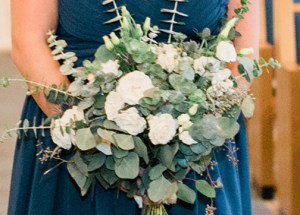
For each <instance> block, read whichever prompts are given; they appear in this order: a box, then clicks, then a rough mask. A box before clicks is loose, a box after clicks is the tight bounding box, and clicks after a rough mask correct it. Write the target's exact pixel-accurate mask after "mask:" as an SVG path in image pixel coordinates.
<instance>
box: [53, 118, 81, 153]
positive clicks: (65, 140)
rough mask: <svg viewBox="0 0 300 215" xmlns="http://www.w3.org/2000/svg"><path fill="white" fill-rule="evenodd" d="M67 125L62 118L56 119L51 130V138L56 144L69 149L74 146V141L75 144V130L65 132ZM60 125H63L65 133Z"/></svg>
mask: <svg viewBox="0 0 300 215" xmlns="http://www.w3.org/2000/svg"><path fill="white" fill-rule="evenodd" d="M66 126H67V125H66V123H65V122H63V121H62V120H61V119H56V120H55V121H54V128H53V129H52V130H51V138H52V140H53V142H54V143H55V144H57V145H58V146H60V147H61V148H64V149H67V150H69V149H70V148H71V147H72V143H73V144H74V145H75V138H74V136H75V131H74V130H73V129H71V133H70V134H68V133H67V132H65V128H66ZM60 127H62V130H63V134H62V132H61V128H60Z"/></svg>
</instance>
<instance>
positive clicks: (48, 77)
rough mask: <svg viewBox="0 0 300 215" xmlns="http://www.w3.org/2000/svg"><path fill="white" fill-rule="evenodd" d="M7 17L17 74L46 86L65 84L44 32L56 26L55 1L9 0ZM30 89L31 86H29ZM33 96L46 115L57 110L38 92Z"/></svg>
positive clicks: (57, 108) (56, 8) (56, 9)
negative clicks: (9, 15) (9, 22)
mask: <svg viewBox="0 0 300 215" xmlns="http://www.w3.org/2000/svg"><path fill="white" fill-rule="evenodd" d="M11 17H12V59H13V61H14V63H15V64H16V66H17V67H18V69H19V71H20V73H21V74H22V75H23V76H28V79H29V80H31V81H35V82H38V83H41V84H46V85H48V86H51V85H53V84H56V85H58V86H59V85H60V84H62V83H64V82H65V83H66V84H68V79H67V77H66V76H63V75H61V74H60V72H59V63H58V62H57V61H54V59H53V56H52V54H51V50H50V48H49V47H48V46H47V42H46V40H47V36H46V33H47V32H48V31H49V30H53V29H56V26H57V19H58V2H57V0H11ZM31 87H34V86H32V85H29V88H31ZM33 97H34V99H35V100H36V102H37V104H38V105H39V106H40V108H41V109H42V110H43V112H44V113H45V114H46V115H48V116H49V115H53V114H55V113H57V112H58V111H59V107H58V106H57V105H53V104H50V103H48V102H47V101H46V98H45V96H44V92H43V91H42V90H41V91H40V92H39V93H38V94H34V95H33Z"/></svg>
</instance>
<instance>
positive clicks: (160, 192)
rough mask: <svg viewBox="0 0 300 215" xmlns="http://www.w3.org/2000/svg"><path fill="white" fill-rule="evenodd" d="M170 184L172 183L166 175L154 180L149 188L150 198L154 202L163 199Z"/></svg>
mask: <svg viewBox="0 0 300 215" xmlns="http://www.w3.org/2000/svg"><path fill="white" fill-rule="evenodd" d="M170 185H171V183H170V182H169V181H168V180H167V179H166V178H165V177H164V176H160V177H159V178H158V179H156V180H154V181H152V182H151V183H150V185H149V189H148V196H149V199H151V200H152V201H153V202H158V201H160V200H162V199H163V198H164V194H165V192H166V191H167V189H168V187H169V186H170Z"/></svg>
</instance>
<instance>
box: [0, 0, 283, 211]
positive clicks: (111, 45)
mask: <svg viewBox="0 0 300 215" xmlns="http://www.w3.org/2000/svg"><path fill="white" fill-rule="evenodd" d="M110 2H111V1H109V2H108V3H110ZM248 3H249V2H248V1H246V0H243V1H242V4H243V6H242V8H240V9H237V10H236V13H237V16H236V17H234V18H233V19H231V20H230V21H228V22H226V23H225V24H224V25H223V27H222V29H221V32H220V34H219V35H216V36H215V35H211V33H210V30H209V29H204V31H203V32H201V33H198V36H199V41H200V42H199V43H197V42H195V41H190V42H185V39H186V36H185V35H184V34H180V33H176V32H174V31H173V30H172V29H173V27H172V25H173V23H172V24H171V28H170V30H161V31H165V32H167V33H169V34H170V37H169V42H168V43H157V42H156V40H155V38H156V37H157V35H158V34H159V33H160V30H159V29H158V27H157V26H153V27H151V24H150V18H146V20H145V22H144V24H143V27H142V26H141V25H139V24H136V23H135V21H134V19H133V18H132V17H131V15H130V13H129V12H128V11H127V10H126V8H125V7H122V9H121V11H122V15H119V14H118V16H117V18H118V19H116V20H119V21H120V23H121V28H120V38H119V37H117V35H116V34H115V33H114V32H113V33H111V34H110V38H109V37H108V36H105V37H104V38H103V39H104V41H105V45H102V46H101V47H100V48H99V49H98V50H97V52H96V53H95V60H94V61H92V62H91V61H88V60H86V61H84V62H83V66H82V67H79V68H74V62H75V61H76V60H77V58H76V56H75V53H72V52H67V53H65V52H64V51H63V50H64V47H66V45H67V44H66V42H65V41H63V40H56V38H57V37H56V36H55V34H54V32H53V31H49V33H48V35H49V39H48V43H49V46H50V47H51V48H52V50H53V51H52V53H53V55H54V59H56V60H61V61H63V63H62V65H61V67H60V72H61V73H62V74H64V75H70V76H73V78H74V81H73V82H72V83H71V85H70V86H69V87H68V89H66V86H61V87H57V86H52V87H49V86H46V85H43V84H39V83H35V82H33V81H28V80H27V79H23V81H25V82H31V83H32V84H35V85H36V86H37V87H35V88H34V89H32V93H33V92H36V91H39V90H40V89H41V88H42V89H43V90H45V95H46V97H47V99H48V101H49V102H52V103H55V104H60V105H61V106H62V107H64V108H63V109H64V112H63V113H62V114H58V115H55V116H51V117H49V118H48V119H47V120H46V121H44V122H43V124H42V125H41V126H32V127H30V126H29V123H28V121H27V120H25V121H24V122H23V124H22V126H20V127H19V126H18V127H16V128H14V129H10V130H9V129H7V131H6V133H5V134H9V135H10V132H11V131H13V130H15V131H17V133H18V134H19V135H20V130H23V131H25V132H26V131H27V130H29V129H33V130H36V129H42V130H44V129H50V130H51V137H52V140H53V142H54V143H55V144H57V146H58V147H57V148H56V149H55V150H53V151H51V150H50V151H49V150H45V151H43V152H41V154H42V157H40V160H41V162H45V161H47V160H48V159H50V158H52V159H55V158H59V155H60V152H61V150H62V149H63V150H74V156H73V157H72V158H71V159H70V160H69V161H63V162H67V168H68V171H69V173H70V175H71V176H72V177H73V179H74V181H76V183H77V185H78V186H79V187H80V189H81V194H82V195H85V194H86V193H87V192H88V190H89V189H90V188H91V187H93V186H94V185H95V182H96V181H98V182H99V183H100V184H101V185H102V186H103V187H104V188H105V189H120V190H123V191H125V192H127V196H128V197H129V198H134V199H135V200H136V202H137V203H138V204H139V206H140V208H142V214H155V215H163V214H167V212H166V210H165V208H164V204H175V203H176V200H177V198H178V199H181V200H183V201H185V202H188V203H190V204H193V203H194V202H195V199H196V193H195V192H194V190H192V189H191V188H189V187H188V186H186V185H185V184H184V183H183V180H184V179H185V176H186V174H187V173H188V171H190V170H194V171H195V172H197V173H198V174H202V173H203V172H205V171H206V170H207V169H208V166H209V165H211V164H212V162H213V161H212V157H211V152H212V150H213V149H214V148H216V147H220V146H222V145H224V144H225V142H226V141H230V140H231V139H232V138H233V137H234V136H235V135H236V134H237V133H238V131H239V128H240V127H239V124H238V123H237V119H238V117H239V115H240V112H241V111H242V112H243V114H244V116H245V117H246V118H251V116H252V114H253V111H254V103H253V101H252V98H251V96H250V95H247V89H246V88H244V87H243V86H238V83H237V79H239V78H242V77H244V78H246V80H247V81H249V82H250V79H251V78H253V77H257V76H259V75H260V74H261V73H262V70H261V68H262V67H268V66H269V65H270V66H272V67H273V68H274V67H275V66H278V67H280V64H279V63H278V62H277V61H275V60H273V59H270V60H269V62H266V61H265V60H264V59H260V61H261V63H262V65H259V63H258V62H257V61H256V60H251V59H249V58H247V57H246V56H247V55H249V54H252V53H253V49H252V48H246V49H241V50H240V51H239V53H236V50H235V47H234V45H233V43H232V40H233V39H234V38H235V37H236V36H240V35H239V33H238V32H236V31H235V29H234V27H235V25H236V24H237V22H238V20H239V19H242V18H243V16H242V14H243V13H244V12H247V11H248V7H247V4H248ZM177 4H178V1H175V9H174V10H176V8H177ZM116 11H118V10H116ZM163 12H170V11H168V10H166V9H163ZM173 12H174V11H173ZM177 14H179V13H177ZM173 21H174V20H173ZM171 38H174V42H171ZM235 61H238V62H239V66H238V70H239V72H240V76H239V77H235V76H234V75H233V74H232V72H231V71H230V70H229V69H227V68H226V65H227V64H228V63H230V62H235ZM17 80H18V79H12V78H3V79H2V85H3V86H5V87H6V86H8V85H9V83H10V81H17ZM66 107H67V108H66ZM5 134H4V135H3V137H2V139H1V141H2V140H3V139H5ZM195 186H196V188H197V190H198V191H199V192H200V193H202V194H203V195H205V196H207V197H208V198H215V197H216V192H215V189H217V188H218V187H221V186H222V184H221V182H220V180H218V181H206V180H197V181H195ZM213 210H214V208H213V205H210V206H208V207H207V211H206V214H213Z"/></svg>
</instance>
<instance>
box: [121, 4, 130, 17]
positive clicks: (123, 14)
mask: <svg viewBox="0 0 300 215" xmlns="http://www.w3.org/2000/svg"><path fill="white" fill-rule="evenodd" d="M121 11H122V16H123V17H124V16H128V15H130V14H129V11H128V10H127V8H126V7H125V6H122V7H121Z"/></svg>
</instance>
